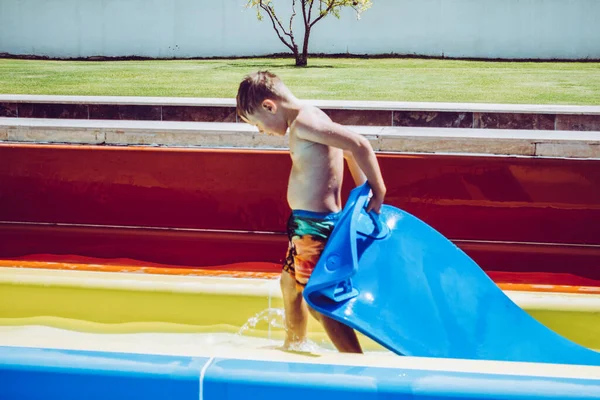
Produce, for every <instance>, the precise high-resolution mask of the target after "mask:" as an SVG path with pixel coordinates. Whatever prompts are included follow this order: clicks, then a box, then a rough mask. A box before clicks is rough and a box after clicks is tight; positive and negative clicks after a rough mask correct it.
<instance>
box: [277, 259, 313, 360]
mask: <svg viewBox="0 0 600 400" xmlns="http://www.w3.org/2000/svg"><path fill="white" fill-rule="evenodd" d="M280 285H281V293H282V295H283V308H284V311H285V331H286V335H285V342H284V345H283V346H284V348H289V347H290V345H293V344H299V343H302V342H303V341H304V340H305V339H306V325H307V323H308V308H307V306H306V303H305V302H304V298H303V297H302V293H300V292H298V290H297V289H296V279H295V278H294V277H293V276H292V275H291V274H290V273H289V272H287V271H285V270H284V271H282V272H281V281H280Z"/></svg>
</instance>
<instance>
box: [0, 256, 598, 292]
mask: <svg viewBox="0 0 600 400" xmlns="http://www.w3.org/2000/svg"><path fill="white" fill-rule="evenodd" d="M242 264H243V265H241V264H240V265H231V266H230V267H231V268H240V267H243V269H246V270H242V271H239V270H232V269H230V270H227V269H205V268H203V269H199V268H171V267H169V268H163V267H150V266H148V267H144V266H127V265H101V264H77V263H64V262H39V261H21V260H0V267H11V268H39V269H53V270H76V271H101V272H129V273H134V274H140V273H142V274H157V275H181V276H185V275H188V276H211V277H231V278H255V279H276V278H278V277H279V273H278V272H253V271H251V270H248V269H251V267H252V264H254V263H242ZM223 267H227V266H223ZM219 268H221V267H219ZM498 286H499V287H500V288H501V289H502V290H511V291H519V292H546V293H578V294H600V287H594V286H569V285H544V284H527V283H499V284H498Z"/></svg>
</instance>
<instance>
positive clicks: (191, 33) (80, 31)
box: [0, 0, 600, 59]
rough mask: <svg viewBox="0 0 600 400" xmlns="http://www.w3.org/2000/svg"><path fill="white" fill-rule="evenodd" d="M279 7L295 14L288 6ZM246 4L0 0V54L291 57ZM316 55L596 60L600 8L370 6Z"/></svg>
mask: <svg viewBox="0 0 600 400" xmlns="http://www.w3.org/2000/svg"><path fill="white" fill-rule="evenodd" d="M276 1H277V2H276V4H277V3H281V4H283V5H284V7H289V4H290V0H276ZM244 4H245V1H244V0H0V53H9V54H19V55H24V54H33V55H42V56H50V57H61V58H63V57H64V58H70V57H88V56H145V57H157V58H170V57H183V58H185V57H211V56H252V55H265V54H272V53H280V52H287V51H288V49H287V48H286V47H285V46H284V45H283V44H282V43H281V42H279V39H277V37H276V36H275V34H274V33H273V31H272V27H271V23H270V21H269V20H268V18H267V17H265V20H263V21H262V22H258V21H257V20H256V16H255V12H254V11H253V10H248V9H245V8H244V7H243V6H244ZM300 18H301V14H300V13H299V14H298V17H297V19H298V20H299V19H300ZM299 36H300V35H299ZM299 41H301V40H300V38H299ZM310 51H311V52H322V53H346V52H349V53H354V54H381V53H396V54H414V55H426V56H447V57H482V58H540V59H551V58H560V59H580V58H593V59H600V0H373V7H372V8H371V9H370V10H368V11H367V12H365V13H364V14H363V16H362V18H361V20H360V21H357V20H356V18H355V17H354V15H353V13H352V11H351V10H346V11H345V12H344V13H343V17H342V19H340V20H337V19H335V18H334V17H332V16H330V17H328V18H327V19H325V20H323V21H321V22H319V23H318V24H317V25H315V30H314V35H313V37H312V39H311V46H310Z"/></svg>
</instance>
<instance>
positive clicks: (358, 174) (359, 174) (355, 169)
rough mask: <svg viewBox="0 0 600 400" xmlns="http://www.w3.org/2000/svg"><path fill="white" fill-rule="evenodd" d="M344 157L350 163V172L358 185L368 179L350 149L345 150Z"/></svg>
mask: <svg viewBox="0 0 600 400" xmlns="http://www.w3.org/2000/svg"><path fill="white" fill-rule="evenodd" d="M344 159H345V160H346V163H347V164H348V169H349V170H350V174H351V175H352V179H354V183H355V184H356V186H360V185H362V184H364V183H365V182H366V181H367V177H366V176H365V173H364V172H363V171H362V169H360V167H359V166H358V164H357V163H356V160H355V159H354V156H353V155H352V153H351V152H350V151H348V150H344Z"/></svg>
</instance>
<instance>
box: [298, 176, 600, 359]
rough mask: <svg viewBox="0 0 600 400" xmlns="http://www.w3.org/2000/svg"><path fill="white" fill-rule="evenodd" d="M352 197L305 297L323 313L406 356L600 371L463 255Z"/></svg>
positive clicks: (357, 194)
mask: <svg viewBox="0 0 600 400" xmlns="http://www.w3.org/2000/svg"><path fill="white" fill-rule="evenodd" d="M369 193H370V187H369V186H368V183H367V184H365V185H363V186H361V187H358V188H355V189H354V190H353V191H352V192H351V194H350V197H349V199H348V202H347V204H346V207H345V208H344V211H343V213H342V216H341V218H340V220H339V221H338V224H337V226H336V227H335V229H334V231H333V233H332V235H331V237H330V239H329V241H328V243H327V246H326V247H325V250H324V252H323V254H322V255H321V258H320V260H319V262H318V264H317V266H316V268H315V270H314V272H313V274H312V276H311V278H310V280H309V281H308V284H307V286H306V288H305V289H304V298H305V299H306V300H307V302H308V304H309V305H310V306H311V307H313V308H314V309H316V310H317V311H319V312H321V313H323V314H325V315H326V316H329V317H331V318H333V319H336V320H338V321H340V322H343V323H345V324H346V325H349V326H351V327H352V328H354V329H356V330H358V331H360V332H362V333H363V334H365V335H366V336H369V337H370V338H372V339H373V340H375V341H376V342H378V343H380V344H381V345H383V346H385V347H386V348H388V349H390V350H392V351H394V352H395V353H398V354H401V355H408V356H426V357H446V358H465V359H482V360H483V359H485V360H505V361H526V362H547V363H562V364H584V365H600V353H597V352H594V351H592V350H589V349H587V348H585V347H583V346H580V345H578V344H576V343H573V342H571V341H569V340H567V339H566V338H564V337H562V336H560V335H558V334H557V333H555V332H553V331H551V330H550V329H548V328H546V327H545V326H544V325H542V324H541V323H539V322H537V321H536V320H535V319H533V318H532V317H531V316H529V315H528V314H527V313H526V312H525V311H523V310H522V309H521V308H520V307H519V306H517V305H516V304H515V303H513V302H512V301H511V300H510V299H509V298H508V297H507V296H506V295H505V294H504V292H503V291H502V290H501V289H500V288H499V287H498V286H497V285H496V284H495V283H494V281H492V280H491V279H490V278H489V277H488V276H487V275H486V274H485V272H483V270H481V269H480V268H479V266H478V265H477V264H476V263H475V262H474V261H473V260H472V259H471V258H469V256H467V255H466V254H465V253H464V252H463V251H462V250H460V249H459V248H458V247H456V245H454V244H453V243H452V242H450V241H449V240H448V239H446V238H445V237H444V236H442V235H441V234H440V233H439V232H437V231H436V230H434V229H433V228H431V227H430V226H429V225H427V224H425V223H424V222H422V221H421V220H419V219H418V218H416V217H414V216H412V215H410V214H408V213H406V212H404V211H402V210H399V209H397V208H395V207H391V206H388V205H384V206H383V207H382V210H381V214H379V215H378V214H376V213H374V212H371V213H368V214H367V213H366V211H365V205H366V204H367V202H368V197H369Z"/></svg>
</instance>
